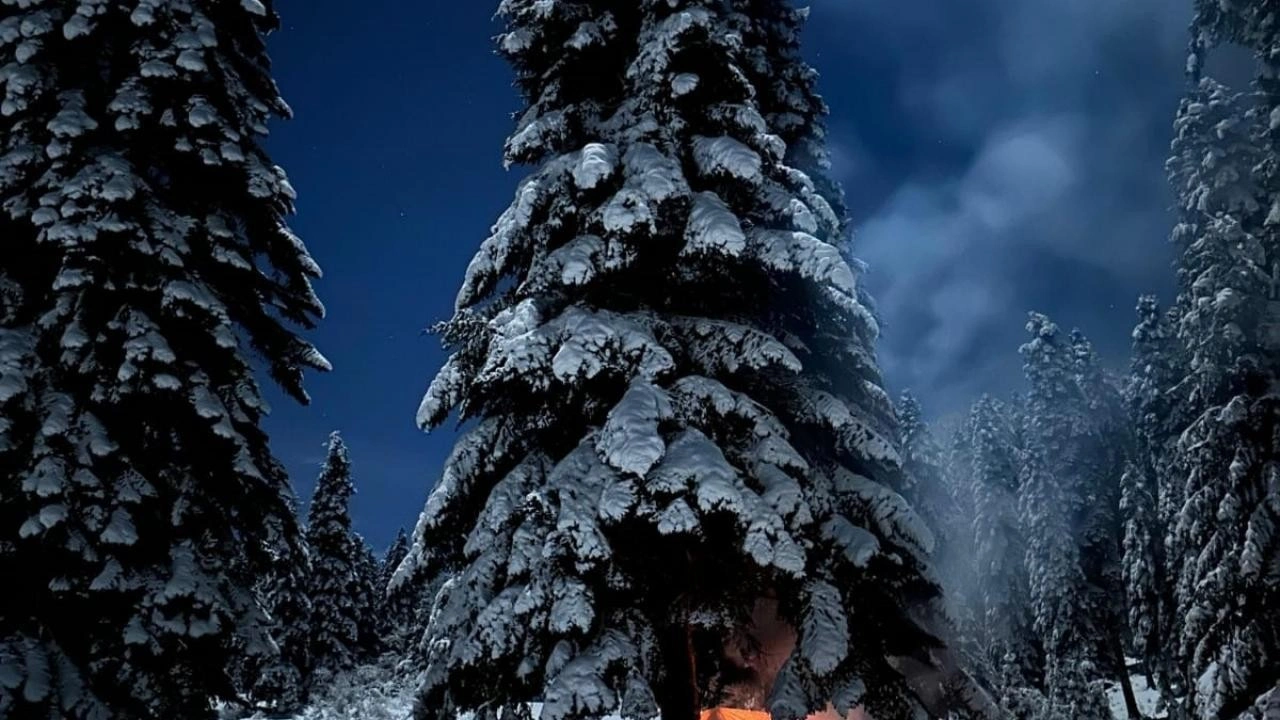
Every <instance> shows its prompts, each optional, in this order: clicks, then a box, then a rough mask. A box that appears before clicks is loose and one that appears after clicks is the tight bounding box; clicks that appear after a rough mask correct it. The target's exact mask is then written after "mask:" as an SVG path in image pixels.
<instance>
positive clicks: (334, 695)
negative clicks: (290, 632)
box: [244, 665, 1166, 720]
mask: <svg viewBox="0 0 1280 720" xmlns="http://www.w3.org/2000/svg"><path fill="white" fill-rule="evenodd" d="M1132 682H1133V691H1134V694H1135V695H1136V696H1137V700H1138V708H1139V709H1140V710H1142V714H1143V716H1145V717H1147V718H1162V717H1166V715H1165V714H1164V713H1163V712H1162V713H1160V714H1157V707H1158V705H1159V702H1160V695H1159V693H1157V692H1156V690H1155V689H1154V688H1152V687H1150V686H1149V685H1148V684H1147V678H1146V677H1145V676H1143V675H1134V676H1133V677H1132ZM415 685H416V682H415V680H414V679H413V678H412V677H405V676H402V675H398V674H396V673H393V672H390V670H389V669H388V668H387V666H385V665H384V666H375V665H370V666H365V667H361V668H358V669H357V670H355V671H354V672H352V673H350V674H348V675H345V676H342V677H340V678H338V679H337V681H335V682H334V684H333V685H332V686H331V687H330V688H328V689H327V690H324V691H322V692H320V693H318V694H317V696H316V698H315V701H314V703H313V704H312V705H311V706H310V707H308V708H307V709H306V710H305V711H303V712H302V713H301V714H299V715H296V716H294V717H293V718H290V719H289V720H411V718H412V717H413V696H414V689H415ZM1107 699H1108V700H1109V701H1110V704H1111V714H1112V716H1113V717H1114V718H1115V719H1116V720H1126V719H1127V717H1128V716H1127V715H1126V713H1125V706H1124V695H1123V693H1122V692H1121V691H1120V686H1119V685H1116V684H1109V685H1108V688H1107ZM533 710H534V713H533V715H534V717H537V716H538V711H539V710H541V707H540V705H539V704H537V703H535V704H534V707H533ZM244 720H265V718H263V717H262V716H260V715H253V716H249V717H248V718H245V719H244ZM460 720H465V719H462V718H460ZM602 720H611V719H610V718H602ZM612 720H617V719H616V718H613V719H612Z"/></svg>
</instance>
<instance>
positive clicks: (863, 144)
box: [810, 0, 1191, 414]
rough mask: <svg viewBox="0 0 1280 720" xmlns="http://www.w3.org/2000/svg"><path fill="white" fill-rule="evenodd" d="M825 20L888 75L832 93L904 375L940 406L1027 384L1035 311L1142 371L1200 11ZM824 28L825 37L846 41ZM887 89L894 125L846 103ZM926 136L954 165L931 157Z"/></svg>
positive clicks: (980, 6)
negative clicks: (1137, 334) (1029, 318)
mask: <svg viewBox="0 0 1280 720" xmlns="http://www.w3.org/2000/svg"><path fill="white" fill-rule="evenodd" d="M814 17H815V18H828V19H830V20H831V21H834V20H836V19H838V20H839V21H840V22H839V25H840V26H841V29H840V32H843V33H844V34H845V36H846V37H847V42H848V43H849V46H848V47H849V49H848V51H847V52H848V57H846V58H842V59H841V60H842V61H851V62H859V63H861V64H862V65H867V66H871V69H869V70H868V71H867V73H866V74H865V75H864V76H863V77H860V78H859V82H858V84H857V85H855V86H853V87H838V88H835V87H831V86H830V85H829V84H827V85H824V91H825V93H826V94H827V95H828V96H829V97H832V99H833V104H837V103H839V104H841V106H842V109H843V112H838V113H836V114H835V115H834V116H833V119H832V128H831V131H832V139H833V146H834V148H835V153H834V165H835V168H836V171H837V173H838V175H839V176H840V177H841V179H842V180H844V181H845V183H846V185H847V189H848V191H849V193H850V194H851V196H855V197H856V196H859V194H861V195H862V197H866V196H867V195H868V194H871V195H874V196H875V197H874V198H872V200H871V202H869V203H867V204H865V205H863V206H861V207H859V206H858V204H857V202H855V203H854V207H855V211H856V212H858V216H857V217H855V218H854V219H855V237H854V243H855V253H856V254H857V255H859V257H861V258H863V259H864V260H866V261H867V263H868V264H869V265H870V267H871V272H870V273H869V275H868V277H867V282H868V285H869V287H870V289H871V291H872V293H873V294H874V296H875V297H876V300H877V304H878V307H879V312H880V314H881V316H882V318H883V320H884V325H885V332H884V338H883V341H882V345H881V358H882V362H883V364H884V366H885V370H886V373H887V375H888V377H889V379H890V382H891V383H892V384H893V385H894V386H895V387H896V388H902V387H907V386H910V387H913V388H914V389H916V390H917V391H918V393H919V394H920V395H921V396H922V397H923V398H924V399H925V401H926V402H928V403H929V404H930V405H931V407H930V408H929V410H931V411H933V412H935V413H939V414H945V413H950V412H955V411H958V410H961V409H963V408H964V407H965V406H966V405H967V404H968V402H969V401H971V400H972V399H973V398H974V396H975V395H977V394H978V393H980V392H984V391H993V392H1004V391H1007V390H1009V389H1012V388H1013V387H1016V386H1017V385H1018V383H1019V382H1020V374H1021V373H1020V369H1019V360H1018V357H1017V347H1018V345H1019V344H1020V343H1021V342H1022V338H1023V330H1022V324H1023V321H1024V319H1025V317H1026V312H1027V311H1028V310H1031V309H1036V310H1040V311H1044V312H1048V313H1050V314H1051V315H1053V316H1055V317H1056V318H1057V319H1058V320H1059V322H1060V323H1061V324H1063V325H1067V326H1074V325H1079V326H1080V327H1081V328H1082V329H1084V330H1085V331H1086V332H1087V333H1088V334H1089V335H1090V336H1091V337H1092V338H1093V339H1094V341H1095V343H1096V344H1097V345H1098V347H1099V349H1100V351H1102V352H1103V355H1104V358H1105V359H1106V360H1107V361H1109V362H1110V363H1111V364H1113V365H1121V364H1123V362H1124V361H1125V355H1126V352H1127V346H1128V333H1129V328H1130V327H1131V326H1132V322H1133V314H1132V306H1133V304H1134V302H1133V301H1134V300H1135V299H1136V297H1137V295H1139V294H1140V293H1143V292H1150V291H1157V292H1160V293H1162V294H1164V295H1165V296H1166V297H1167V296H1168V295H1169V294H1170V292H1171V289H1172V283H1173V274H1172V272H1171V270H1170V263H1171V261H1172V254H1171V251H1170V248H1169V247H1168V243H1167V236H1168V230H1169V228H1170V227H1171V224H1172V218H1171V216H1170V214H1169V212H1168V208H1169V206H1170V203H1171V198H1170V196H1169V191H1168V187H1167V183H1166V181H1165V177H1164V159H1165V156H1166V155H1167V152H1168V142H1169V136H1170V132H1171V131H1170V125H1171V122H1172V119H1173V114H1174V112H1175V110H1176V108H1177V102H1178V99H1179V96H1180V94H1181V91H1182V88H1183V87H1184V79H1183V76H1182V71H1183V68H1184V65H1185V63H1184V50H1185V47H1186V39H1187V34H1186V29H1185V28H1186V25H1187V23H1188V22H1189V20H1190V17H1191V10H1190V3H1189V2H1187V1H1186V0H1175V1H1174V2H1169V0H1131V1H1130V2H1124V3H1114V2H1109V1H1108V0H1080V1H1078V2H1071V3H1062V2H1054V1H1053V0H955V2H948V3H939V2H936V0H898V1H897V2H893V3H883V2H849V1H848V0H815V1H814ZM822 26H823V21H818V22H815V23H813V26H812V28H813V29H811V30H810V32H811V33H815V32H816V33H822V34H825V33H830V32H834V31H833V30H829V29H823V28H822ZM815 61H816V63H817V64H818V66H819V68H820V69H821V68H822V67H824V66H826V65H829V64H830V63H831V62H832V59H831V58H830V57H829V56H824V57H820V58H816V59H815ZM884 84H890V85H891V88H890V89H888V90H887V91H886V90H884V89H883V87H882V86H883V85H884ZM878 87H879V88H881V90H880V91H879V93H880V94H879V95H877V97H889V98H891V100H892V102H893V104H894V105H895V107H894V108H893V110H892V112H893V114H894V118H895V120H896V122H895V127H893V128H891V129H885V128H877V127H874V126H872V123H879V124H880V125H884V121H883V120H875V118H874V117H873V114H880V115H883V114H884V113H885V112H886V110H885V108H876V109H875V110H874V111H873V110H870V109H868V110H867V111H866V113H859V112H857V110H858V108H859V106H858V105H857V104H856V103H851V102H842V99H841V97H838V96H844V95H848V96H852V97H853V98H856V97H858V96H859V95H860V94H862V93H867V92H871V93H875V92H877V89H876V88H878ZM833 96H836V97H833ZM849 108H854V109H855V115H854V117H849V116H848V110H849ZM890 130H892V131H894V132H898V133H901V134H904V135H905V136H906V138H907V140H906V142H905V144H902V145H898V146H897V147H894V148H893V149H892V150H890V149H887V148H882V147H879V145H883V144H885V143H886V142H888V143H899V142H902V141H899V140H895V139H894V138H892V137H891V135H890V134H889V133H890ZM869 135H870V136H874V137H868V136H869ZM926 143H927V144H930V146H931V148H937V147H940V148H946V149H947V150H949V152H948V153H947V156H948V157H950V158H951V162H949V163H945V164H943V163H939V162H938V161H937V160H936V159H935V158H932V157H926V155H925V153H913V152H912V151H911V150H912V147H913V146H914V147H920V146H922V145H923V144H926ZM933 154H934V155H937V154H938V153H936V152H935V153H933ZM904 155H905V160H904V159H903V157H902V156H904Z"/></svg>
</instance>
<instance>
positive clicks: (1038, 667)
mask: <svg viewBox="0 0 1280 720" xmlns="http://www.w3.org/2000/svg"><path fill="white" fill-rule="evenodd" d="M965 427H966V430H967V435H968V444H969V447H970V460H969V467H968V468H966V469H967V470H968V472H969V473H970V481H971V483H972V488H973V489H972V493H973V514H972V533H973V555H974V558H973V564H974V567H975V570H974V584H975V585H976V586H977V587H976V594H977V595H978V598H979V599H980V610H981V617H980V621H981V627H982V628H983V632H982V633H981V641H982V642H981V645H982V649H983V650H984V657H983V659H984V661H985V662H986V663H987V664H989V665H990V666H991V667H994V668H998V669H999V675H998V677H999V678H1000V680H999V684H1000V685H1001V686H1002V688H1026V687H1031V688H1043V687H1044V665H1043V662H1044V659H1043V651H1042V649H1041V645H1040V642H1039V639H1038V637H1037V636H1036V633H1035V630H1034V621H1033V617H1032V613H1031V599H1030V596H1029V593H1030V589H1029V581H1028V577H1027V564H1026V556H1027V537H1026V532H1025V530H1024V528H1023V525H1022V520H1021V518H1020V517H1019V514H1018V498H1019V492H1020V483H1021V474H1020V472H1021V466H1022V458H1021V448H1020V438H1019V437H1018V433H1017V431H1016V430H1015V428H1014V426H1013V423H1012V418H1011V411H1010V409H1009V408H1008V406H1007V405H1005V404H1004V403H1001V402H1000V401H998V400H996V399H994V398H991V397H989V396H984V397H982V398H980V399H979V400H978V402H976V403H974V405H973V408H972V409H971V410H970V413H969V419H968V422H967V423H966V426H965ZM962 471H963V470H962Z"/></svg>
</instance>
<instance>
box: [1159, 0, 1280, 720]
mask: <svg viewBox="0 0 1280 720" xmlns="http://www.w3.org/2000/svg"><path fill="white" fill-rule="evenodd" d="M1258 9H1259V8H1256V7H1254V4H1252V3H1244V4H1241V5H1240V7H1232V8H1226V7H1225V6H1224V8H1221V9H1220V11H1222V12H1226V13H1227V14H1226V15H1215V13H1217V12H1219V11H1215V10H1212V9H1210V8H1206V7H1201V16H1200V18H1199V22H1200V23H1201V25H1200V26H1199V27H1200V30H1201V31H1202V32H1204V33H1206V34H1211V33H1218V32H1222V31H1229V32H1230V33H1231V34H1232V36H1231V37H1227V38H1223V39H1238V40H1240V41H1242V42H1244V43H1245V44H1246V46H1247V47H1250V48H1251V49H1253V50H1255V51H1256V52H1257V53H1259V56H1260V57H1261V58H1262V64H1263V72H1262V73H1260V78H1259V81H1258V88H1257V89H1258V90H1259V92H1258V93H1254V94H1249V95H1242V94H1237V93H1233V92H1232V91H1230V90H1229V89H1228V88H1225V87H1224V86H1222V85H1221V84H1219V83H1216V82H1214V81H1213V80H1211V79H1209V78H1203V79H1201V80H1200V82H1199V84H1198V85H1197V86H1196V87H1195V88H1193V90H1192V92H1191V93H1190V94H1189V96H1188V97H1187V99H1186V100H1185V101H1184V103H1183V105H1182V108H1181V109H1180V112H1179V115H1178V119H1177V121H1176V123H1175V140H1174V147H1173V149H1174V152H1173V156H1172V158H1171V159H1170V163H1169V169H1170V176H1171V179H1172V182H1173V185H1174V188H1175V190H1176V191H1177V194H1178V200H1179V210H1180V213H1181V218H1180V222H1179V224H1178V226H1177V227H1176V228H1175V230H1174V233H1173V239H1174V242H1175V244H1176V245H1177V247H1178V249H1179V250H1180V252H1181V257H1180V259H1179V280H1180V285H1181V291H1180V293H1179V297H1178V303H1177V307H1176V311H1177V313H1178V317H1177V321H1178V322H1177V330H1178V337H1179V339H1180V340H1181V343H1182V346H1183V348H1184V350H1185V352H1186V356H1187V365H1188V367H1189V374H1188V376H1187V379H1186V380H1185V381H1184V384H1185V386H1186V387H1187V392H1186V394H1185V397H1186V400H1185V403H1186V412H1187V416H1188V417H1190V418H1191V420H1190V423H1189V425H1188V427H1187V428H1186V429H1185V430H1184V431H1183V432H1182V433H1181V434H1180V436H1179V440H1178V445H1177V450H1176V452H1175V454H1174V462H1173V463H1172V470H1171V472H1172V473H1173V474H1174V477H1175V482H1177V483H1178V484H1179V485H1180V496H1179V499H1180V500H1181V503H1182V504H1181V507H1180V508H1179V510H1178V512H1177V514H1176V515H1175V516H1174V517H1173V518H1172V519H1171V520H1170V524H1169V527H1168V535H1167V538H1166V550H1167V557H1168V562H1169V563H1170V567H1169V568H1168V574H1169V577H1170V579H1171V581H1172V582H1173V583H1174V603H1175V607H1176V610H1175V617H1177V618H1178V619H1179V627H1178V637H1177V642H1176V646H1175V648H1174V651H1175V656H1176V658H1177V661H1178V663H1179V665H1180V666H1181V669H1182V670H1181V673H1180V674H1181V676H1182V680H1183V681H1184V682H1185V683H1186V689H1187V695H1188V702H1187V706H1188V708H1189V709H1190V710H1191V712H1192V713H1194V714H1195V716H1196V717H1199V718H1218V717H1233V716H1235V715H1236V714H1239V713H1241V712H1244V711H1245V710H1246V709H1247V708H1248V707H1249V706H1250V705H1251V704H1253V703H1254V701H1255V699H1256V698H1257V697H1258V696H1259V695H1260V694H1262V693H1263V692H1265V691H1266V690H1267V689H1268V688H1269V687H1270V686H1271V685H1272V684H1273V683H1274V682H1275V674H1274V671H1273V668H1274V667H1275V665H1276V664H1277V663H1278V662H1280V619H1277V617H1276V613H1274V612H1273V611H1271V608H1274V607H1276V606H1277V605H1278V604H1280V565H1278V564H1277V563H1276V562H1275V558H1276V557H1277V556H1280V532H1277V530H1276V528H1277V526H1278V525H1280V481H1278V480H1277V478H1280V439H1278V438H1280V400H1277V399H1276V397H1275V393H1274V387H1275V378H1276V363H1275V357H1276V355H1275V353H1274V349H1273V348H1272V349H1269V348H1268V347H1267V346H1266V344H1265V343H1266V340H1267V338H1266V337H1265V336H1264V320H1266V319H1267V317H1268V314H1269V313H1273V309H1272V308H1271V306H1269V305H1268V301H1269V290H1270V288H1269V277H1270V276H1269V273H1268V268H1269V267H1272V266H1274V264H1275V263H1276V258H1277V256H1278V249H1277V240H1276V227H1275V226H1276V223H1277V221H1280V202H1278V201H1277V200H1278V199H1280V195H1278V194H1277V191H1276V188H1277V185H1276V184H1275V178H1276V172H1275V163H1276V154H1275V147H1274V146H1273V145H1272V142H1273V141H1272V140H1271V139H1270V136H1271V134H1273V128H1274V125H1275V123H1274V121H1273V120H1272V119H1271V118H1272V113H1271V112H1270V111H1269V108H1271V107H1274V102H1273V98H1274V95H1273V94H1272V93H1271V92H1270V88H1271V86H1272V84H1273V83H1274V74H1273V72H1271V71H1268V70H1267V69H1266V68H1267V67H1268V66H1269V65H1268V63H1271V62H1274V59H1273V58H1272V57H1271V55H1270V53H1269V52H1266V51H1264V48H1263V47H1262V46H1260V45H1255V44H1254V43H1255V42H1257V41H1259V40H1260V38H1263V37H1268V36H1270V35H1269V34H1270V33H1273V32H1274V28H1271V29H1267V27H1268V25H1267V24H1262V25H1259V24H1258V21H1259V17H1258V16H1257V15H1256V14H1255V12H1256V10H1258ZM1236 12H1239V13H1243V14H1242V15H1238V16H1232V15H1231V13H1236ZM1207 17H1208V18H1214V17H1216V18H1217V20H1216V21H1214V22H1209V20H1207V19H1206V18H1207ZM1259 33H1261V34H1259ZM1202 39H1203V36H1202ZM1264 44H1265V43H1264ZM1193 65H1194V62H1193Z"/></svg>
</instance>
